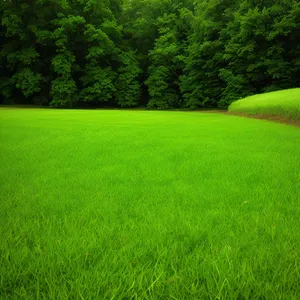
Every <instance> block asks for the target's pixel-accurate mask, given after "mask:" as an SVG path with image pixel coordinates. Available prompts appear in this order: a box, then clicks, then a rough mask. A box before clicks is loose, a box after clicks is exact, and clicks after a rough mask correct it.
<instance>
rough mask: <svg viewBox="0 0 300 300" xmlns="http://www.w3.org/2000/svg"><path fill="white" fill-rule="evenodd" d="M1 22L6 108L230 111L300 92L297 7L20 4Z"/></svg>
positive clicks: (132, 0)
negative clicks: (254, 100) (248, 100)
mask: <svg viewBox="0 0 300 300" xmlns="http://www.w3.org/2000/svg"><path fill="white" fill-rule="evenodd" d="M0 17H1V24H0V42H1V43H0V63H1V64H0V97H1V98H0V101H6V102H10V101H11V102H17V103H40V102H41V101H42V102H43V103H45V104H50V105H51V106H55V107H72V106H74V105H75V106H76V105H78V104H82V103H85V104H86V105H99V106H102V105H104V104H105V105H110V106H120V107H133V106H138V105H141V104H142V105H146V106H147V107H148V108H150V109H170V108H190V109H195V108H198V107H220V108H226V107H227V106H228V105H230V104H231V103H232V102H233V101H235V100H237V99H240V98H242V97H245V96H248V95H252V94H256V93H264V92H269V91H276V90H280V89H286V88H292V87H299V85H300V58H299V57H300V19H299V18H300V4H299V1H296V0H282V1H264V2H262V1H256V0H251V1H246V0H237V1H233V2H232V1H230V0H201V1H197V2H194V1H193V0H123V1H121V0H101V1H100V0H87V1H82V0H72V1H71V0H33V1H30V3H29V2H28V1H25V2H24V1H21V0H15V1H1V2H0ZM36 99H40V100H38V101H37V100H36ZM42 99H43V100H42ZM45 99H47V100H45Z"/></svg>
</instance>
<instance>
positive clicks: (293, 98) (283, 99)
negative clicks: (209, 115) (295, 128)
mask: <svg viewBox="0 0 300 300" xmlns="http://www.w3.org/2000/svg"><path fill="white" fill-rule="evenodd" d="M228 110H229V111H230V112H233V113H247V114H254V115H259V114H262V115H277V116H282V117H285V118H287V119H291V120H300V88H296V89H289V90H283V91H278V92H271V93H266V94H260V95H255V96H250V97H247V98H244V99H241V100H238V101H236V102H234V103H232V104H231V105H230V106H229V109H228Z"/></svg>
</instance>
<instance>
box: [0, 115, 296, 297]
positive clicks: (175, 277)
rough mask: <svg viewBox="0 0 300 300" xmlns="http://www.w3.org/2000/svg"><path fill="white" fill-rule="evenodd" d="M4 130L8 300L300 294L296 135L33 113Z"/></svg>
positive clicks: (216, 118)
mask: <svg viewBox="0 0 300 300" xmlns="http://www.w3.org/2000/svg"><path fill="white" fill-rule="evenodd" d="M0 128H1V133H0V138H1V140H0V142H1V157H0V160H1V161H0V163H1V169H0V178H1V189H0V199H1V202H0V268H1V272H0V299H38V298H39V299H55V300H58V299H155V300H156V299H208V298H211V299H216V297H220V298H218V299H237V298H238V297H240V299H248V298H251V299H258V298H259V299H276V298H279V297H281V298H282V299H299V298H300V286H299V282H300V266H299V255H300V250H299V249H300V231H299V228H300V218H299V215H300V206H299V198H300V190H299V180H300V175H299V170H300V159H299V158H300V145H299V140H300V130H299V129H298V128H293V127H290V126H287V125H281V124H276V123H269V122H266V121H258V120H253V119H241V118H239V117H235V116H226V115H222V114H201V113H192V112H191V113H182V112H147V111H142V112H134V111H126V112H125V111H80V110H78V111H66V110H39V109H37V110H18V109H17V110H7V109H5V110H4V109H3V110H0ZM30 297H32V298H30ZM172 297H173V298H172ZM264 297H265V298H264Z"/></svg>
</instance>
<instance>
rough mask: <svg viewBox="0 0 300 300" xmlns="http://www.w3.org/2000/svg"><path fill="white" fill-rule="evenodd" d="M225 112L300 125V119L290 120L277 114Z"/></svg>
mask: <svg viewBox="0 0 300 300" xmlns="http://www.w3.org/2000/svg"><path fill="white" fill-rule="evenodd" d="M225 114H227V115H232V116H239V117H244V118H251V119H259V120H268V121H272V122H276V123H282V124H289V125H292V126H295V127H300V120H290V119H287V118H285V117H282V116H277V115H253V114H246V113H232V112H225Z"/></svg>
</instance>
